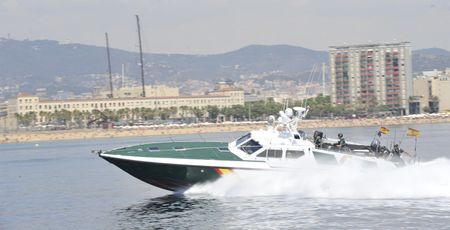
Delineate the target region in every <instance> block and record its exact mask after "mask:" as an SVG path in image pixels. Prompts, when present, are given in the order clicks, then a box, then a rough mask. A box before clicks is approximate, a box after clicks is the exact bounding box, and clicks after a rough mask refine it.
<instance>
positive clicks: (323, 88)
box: [322, 62, 326, 97]
mask: <svg viewBox="0 0 450 230" xmlns="http://www.w3.org/2000/svg"><path fill="white" fill-rule="evenodd" d="M325 71H326V65H325V62H324V63H322V96H323V97H325Z"/></svg>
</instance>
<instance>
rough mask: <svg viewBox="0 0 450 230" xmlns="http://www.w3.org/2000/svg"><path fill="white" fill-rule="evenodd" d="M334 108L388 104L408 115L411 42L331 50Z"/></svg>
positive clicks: (339, 47)
mask: <svg viewBox="0 0 450 230" xmlns="http://www.w3.org/2000/svg"><path fill="white" fill-rule="evenodd" d="M329 61H330V77H331V101H332V103H333V105H347V106H358V107H366V108H370V107H373V106H377V105H386V106H387V107H388V108H389V109H390V110H392V111H395V112H397V113H399V114H407V113H408V110H409V105H408V99H409V96H411V95H412V68H411V46H410V43H409V42H399V43H378V44H362V45H349V46H331V47H329Z"/></svg>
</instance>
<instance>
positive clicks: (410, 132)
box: [406, 128, 420, 137]
mask: <svg viewBox="0 0 450 230" xmlns="http://www.w3.org/2000/svg"><path fill="white" fill-rule="evenodd" d="M406 135H407V136H409V137H418V136H419V135H420V131H419V130H417V129H413V128H408V130H407V131H406Z"/></svg>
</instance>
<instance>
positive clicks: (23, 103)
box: [7, 86, 244, 123]
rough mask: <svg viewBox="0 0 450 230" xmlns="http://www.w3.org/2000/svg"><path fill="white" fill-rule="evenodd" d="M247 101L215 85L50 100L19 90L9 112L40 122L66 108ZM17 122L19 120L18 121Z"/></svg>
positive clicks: (82, 109) (224, 104) (159, 106)
mask: <svg viewBox="0 0 450 230" xmlns="http://www.w3.org/2000/svg"><path fill="white" fill-rule="evenodd" d="M233 105H244V91H243V90H242V89H239V88H236V87H232V86H229V87H226V88H216V89H215V90H214V91H212V92H209V93H207V94H205V95H200V96H161V97H145V98H143V97H124V98H89V99H66V100H48V99H42V98H40V97H38V96H35V95H31V94H27V93H19V94H18V95H17V97H16V98H12V99H10V100H9V101H8V106H7V112H8V116H9V117H10V118H14V116H15V114H19V115H24V114H27V113H30V112H33V113H34V114H35V115H36V116H37V121H38V122H45V120H43V118H42V117H44V116H41V114H43V113H54V112H56V111H61V110H67V111H70V112H73V111H80V112H92V111H94V110H100V111H103V110H106V109H108V110H111V111H118V110H120V109H134V108H150V109H164V108H172V107H175V108H177V109H178V111H180V108H181V109H182V108H186V107H198V108H205V107H207V106H217V107H219V108H223V107H231V106H233ZM16 123H17V122H16Z"/></svg>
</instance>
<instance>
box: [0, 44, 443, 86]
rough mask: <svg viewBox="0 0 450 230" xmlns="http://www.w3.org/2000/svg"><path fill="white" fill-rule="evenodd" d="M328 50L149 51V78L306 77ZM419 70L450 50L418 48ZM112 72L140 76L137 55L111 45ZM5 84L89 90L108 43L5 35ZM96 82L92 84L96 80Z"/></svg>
mask: <svg viewBox="0 0 450 230" xmlns="http://www.w3.org/2000/svg"><path fill="white" fill-rule="evenodd" d="M327 60H328V53H327V52H326V51H317V50H312V49H307V48H303V47H298V46H290V45H250V46H246V47H243V48H241V49H238V50H235V51H231V52H227V53H222V54H214V55H186V54H153V53H146V54H145V55H144V63H145V72H146V81H147V82H149V83H155V82H182V81H184V80H188V79H190V80H202V81H209V82H215V81H220V80H226V79H231V80H239V79H240V78H241V77H242V76H248V75H255V74H256V75H265V76H268V77H272V78H274V77H276V78H287V79H297V80H305V81H306V80H307V79H308V76H309V72H310V71H311V69H312V67H313V65H319V64H321V63H323V62H327ZM412 61H413V70H414V72H419V71H424V70H432V69H444V68H446V67H450V52H449V51H447V50H444V49H439V48H430V49H421V50H415V51H413V57H412ZM111 62H112V70H113V72H114V73H120V72H121V67H122V64H124V65H125V66H126V74H127V75H128V76H130V77H131V78H132V79H136V80H137V79H139V66H138V64H137V63H138V62H139V56H138V54H137V53H134V52H129V51H124V50H120V49H111ZM0 70H1V71H0V87H1V86H2V85H14V84H15V85H18V86H19V88H20V90H25V91H34V90H35V89H36V88H42V87H45V88H47V89H48V90H49V91H52V89H53V90H57V89H64V90H71V91H74V92H83V91H84V92H85V91H86V89H87V88H89V87H92V84H93V83H92V81H99V79H98V76H95V74H105V73H106V72H107V59H106V51H105V48H104V47H99V46H92V45H84V44H63V43H60V42H58V41H52V40H13V39H5V38H0ZM90 82H91V83H92V84H91V83H90Z"/></svg>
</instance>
